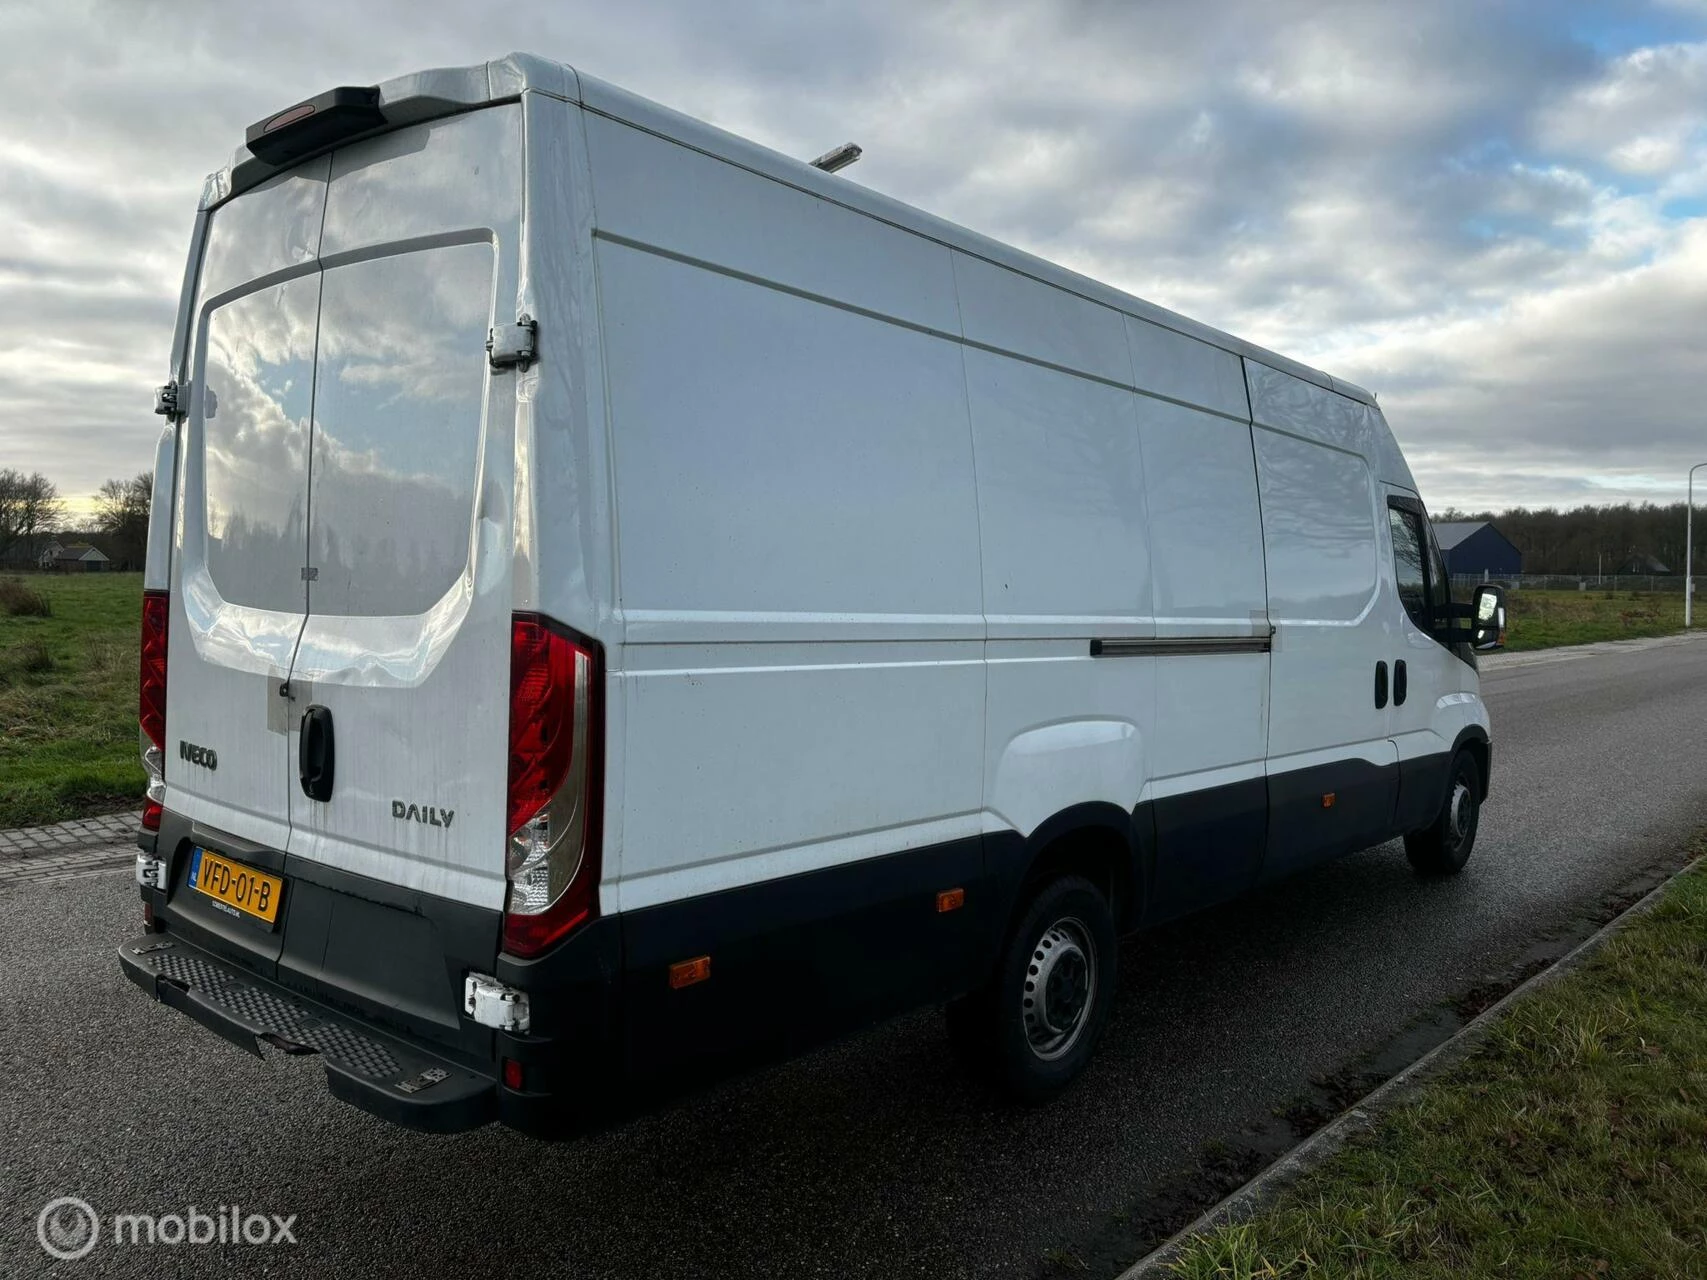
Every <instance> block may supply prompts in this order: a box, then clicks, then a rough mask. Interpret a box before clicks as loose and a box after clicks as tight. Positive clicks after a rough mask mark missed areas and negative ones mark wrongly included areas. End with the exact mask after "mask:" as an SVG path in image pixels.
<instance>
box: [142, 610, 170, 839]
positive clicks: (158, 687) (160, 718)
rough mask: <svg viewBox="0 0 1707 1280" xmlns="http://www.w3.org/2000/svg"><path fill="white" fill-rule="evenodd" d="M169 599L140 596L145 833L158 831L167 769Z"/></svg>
mask: <svg viewBox="0 0 1707 1280" xmlns="http://www.w3.org/2000/svg"><path fill="white" fill-rule="evenodd" d="M170 602H171V597H170V596H168V595H167V594H166V592H164V591H144V592H143V593H142V663H141V669H140V671H139V672H138V680H137V713H136V718H137V722H138V724H140V725H141V727H142V740H143V747H142V765H143V768H145V769H146V770H147V771H148V798H147V799H146V800H145V801H144V802H143V806H142V825H143V828H144V829H145V830H148V831H158V830H159V829H160V812H161V800H162V798H163V797H164V795H165V791H166V783H165V776H164V775H165V765H166V619H167V615H168V614H169V612H170Z"/></svg>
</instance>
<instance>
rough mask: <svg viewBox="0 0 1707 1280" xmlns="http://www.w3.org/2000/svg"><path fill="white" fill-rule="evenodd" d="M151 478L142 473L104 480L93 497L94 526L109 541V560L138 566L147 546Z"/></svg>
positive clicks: (152, 482)
mask: <svg viewBox="0 0 1707 1280" xmlns="http://www.w3.org/2000/svg"><path fill="white" fill-rule="evenodd" d="M153 493H154V477H153V476H151V475H150V474H149V473H148V472H146V471H144V472H141V473H140V474H138V475H134V476H132V477H130V479H128V480H108V481H106V482H105V483H104V484H102V485H101V488H100V492H99V493H98V494H97V495H96V497H95V524H96V526H97V527H98V528H99V529H100V530H101V532H102V533H104V534H106V535H107V537H108V538H110V539H112V544H113V550H114V551H115V552H116V554H115V555H114V556H113V559H115V560H117V561H119V563H120V565H121V566H122V567H125V568H131V567H135V566H139V565H141V563H142V558H143V554H144V552H145V551H146V549H147V544H148V507H149V503H150V501H151V499H152V497H153Z"/></svg>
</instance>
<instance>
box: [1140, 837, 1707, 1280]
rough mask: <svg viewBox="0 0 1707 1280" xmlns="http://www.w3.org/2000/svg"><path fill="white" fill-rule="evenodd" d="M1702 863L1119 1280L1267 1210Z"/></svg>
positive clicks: (1146, 1272)
mask: <svg viewBox="0 0 1707 1280" xmlns="http://www.w3.org/2000/svg"><path fill="white" fill-rule="evenodd" d="M1703 862H1707V858H1695V859H1692V860H1691V861H1690V862H1688V863H1687V864H1685V865H1684V866H1683V867H1681V868H1680V869H1679V870H1678V871H1677V872H1676V873H1675V874H1673V875H1670V876H1668V877H1667V878H1666V880H1665V882H1664V883H1663V884H1661V885H1659V886H1658V887H1657V888H1655V889H1654V890H1653V891H1652V892H1650V893H1648V894H1647V895H1646V896H1645V897H1643V898H1642V899H1641V901H1639V902H1636V903H1634V904H1633V905H1631V906H1630V907H1628V908H1626V909H1625V910H1624V911H1622V912H1621V913H1619V914H1618V915H1617V916H1615V917H1613V918H1612V919H1611V920H1609V921H1608V922H1607V923H1606V924H1605V925H1603V926H1602V927H1601V928H1600V929H1599V930H1597V931H1596V932H1595V933H1594V934H1593V935H1592V936H1590V937H1589V938H1587V939H1585V940H1584V941H1583V942H1581V943H1579V944H1578V945H1577V946H1576V947H1574V948H1573V949H1572V950H1570V951H1568V952H1566V953H1565V954H1564V955H1563V956H1560V957H1559V959H1557V960H1556V961H1554V962H1553V963H1552V964H1551V965H1549V966H1548V967H1547V968H1545V969H1543V970H1542V971H1541V972H1540V973H1538V974H1536V975H1535V976H1534V977H1532V978H1530V979H1529V980H1528V981H1527V982H1524V983H1521V984H1519V985H1518V986H1516V987H1513V988H1512V989H1511V990H1510V991H1508V992H1507V993H1506V994H1505V995H1504V996H1503V997H1501V998H1500V999H1499V1000H1497V1001H1496V1002H1495V1003H1493V1004H1491V1005H1489V1006H1488V1007H1487V1008H1486V1009H1484V1010H1483V1011H1482V1012H1481V1013H1480V1014H1478V1015H1477V1016H1476V1017H1474V1018H1472V1019H1471V1020H1470V1021H1469V1022H1467V1023H1465V1024H1464V1026H1463V1027H1462V1028H1461V1029H1460V1030H1459V1031H1458V1033H1457V1034H1456V1035H1454V1036H1452V1038H1451V1039H1449V1040H1446V1041H1443V1042H1442V1043H1440V1044H1438V1045H1436V1046H1435V1047H1434V1048H1433V1049H1430V1050H1429V1051H1428V1052H1427V1053H1425V1054H1424V1055H1423V1056H1422V1057H1420V1058H1418V1059H1417V1060H1416V1061H1415V1062H1413V1063H1412V1064H1411V1065H1410V1066H1408V1067H1406V1068H1405V1069H1404V1070H1403V1071H1401V1072H1399V1073H1398V1074H1397V1075H1396V1076H1394V1077H1393V1078H1392V1079H1390V1080H1388V1081H1387V1082H1386V1083H1385V1084H1383V1085H1381V1086H1380V1087H1379V1088H1377V1089H1376V1090H1375V1091H1374V1092H1372V1093H1370V1094H1369V1095H1368V1096H1366V1097H1365V1098H1364V1099H1363V1100H1362V1101H1361V1102H1359V1103H1358V1104H1357V1105H1356V1106H1355V1107H1352V1108H1351V1109H1349V1110H1347V1111H1344V1112H1341V1113H1340V1115H1339V1116H1338V1117H1337V1118H1336V1119H1334V1120H1332V1121H1330V1122H1329V1123H1328V1124H1326V1125H1324V1126H1323V1127H1322V1128H1320V1129H1318V1130H1316V1132H1315V1133H1313V1134H1311V1135H1310V1136H1309V1137H1308V1138H1306V1139H1305V1140H1304V1141H1303V1142H1302V1143H1300V1144H1299V1145H1298V1146H1296V1147H1294V1148H1293V1149H1292V1150H1291V1151H1289V1152H1287V1153H1286V1154H1285V1155H1284V1156H1282V1157H1281V1158H1280V1159H1278V1160H1276V1161H1275V1162H1274V1163H1273V1164H1271V1165H1269V1167H1268V1168H1266V1169H1264V1170H1263V1171H1262V1172H1261V1173H1259V1174H1257V1175H1256V1177H1254V1178H1252V1179H1251V1180H1250V1181H1249V1182H1247V1183H1245V1185H1244V1186H1242V1187H1240V1188H1239V1189H1238V1190H1237V1191H1235V1192H1233V1193H1232V1194H1231V1195H1229V1196H1228V1197H1227V1198H1226V1199H1224V1200H1222V1201H1221V1202H1220V1203H1219V1204H1217V1205H1216V1206H1215V1207H1214V1208H1212V1209H1210V1210H1209V1211H1208V1212H1207V1213H1205V1214H1203V1215H1202V1216H1201V1217H1199V1218H1198V1219H1197V1220H1196V1221H1195V1222H1192V1223H1190V1224H1189V1225H1188V1226H1186V1227H1183V1228H1182V1229H1180V1230H1179V1231H1177V1232H1175V1233H1174V1234H1173V1235H1172V1236H1171V1237H1169V1238H1168V1239H1167V1240H1166V1241H1164V1242H1163V1243H1162V1244H1161V1245H1159V1246H1158V1247H1157V1248H1155V1249H1153V1250H1151V1251H1150V1252H1149V1253H1147V1254H1145V1255H1144V1256H1143V1257H1142V1258H1140V1259H1139V1260H1138V1261H1137V1262H1135V1263H1133V1264H1132V1266H1130V1267H1128V1268H1127V1269H1126V1270H1125V1271H1123V1272H1121V1273H1120V1275H1119V1276H1118V1277H1117V1280H1141V1278H1143V1277H1149V1276H1160V1275H1162V1274H1164V1271H1163V1269H1164V1268H1165V1267H1166V1266H1167V1265H1168V1264H1169V1263H1170V1262H1172V1261H1174V1260H1175V1258H1177V1257H1178V1256H1179V1253H1180V1251H1181V1250H1182V1249H1183V1248H1184V1247H1185V1245H1186V1244H1187V1243H1188V1242H1189V1241H1190V1240H1191V1238H1192V1237H1193V1236H1197V1235H1202V1234H1203V1233H1204V1232H1206V1231H1211V1230H1213V1229H1214V1228H1216V1227H1222V1226H1228V1225H1231V1224H1233V1223H1238V1222H1244V1221H1245V1220H1247V1219H1249V1218H1251V1217H1253V1216H1255V1214H1256V1213H1257V1212H1259V1211H1260V1210H1262V1209H1263V1208H1265V1207H1267V1205H1268V1204H1270V1203H1271V1202H1272V1201H1273V1200H1274V1198H1275V1197H1276V1196H1277V1195H1278V1194H1279V1193H1280V1192H1281V1191H1283V1190H1284V1189H1285V1188H1286V1187H1288V1186H1290V1185H1291V1184H1292V1183H1294V1182H1296V1181H1297V1180H1298V1179H1299V1178H1300V1177H1302V1176H1303V1175H1304V1174H1306V1173H1308V1172H1309V1171H1310V1170H1312V1169H1314V1168H1315V1167H1316V1166H1317V1165H1319V1164H1321V1163H1323V1162H1324V1161H1326V1160H1327V1159H1329V1158H1330V1157H1331V1156H1333V1155H1334V1154H1335V1153H1336V1152H1338V1151H1339V1150H1340V1148H1342V1147H1343V1146H1345V1144H1346V1143H1347V1142H1348V1141H1350V1140H1351V1139H1352V1138H1353V1137H1355V1136H1357V1135H1358V1134H1360V1133H1365V1132H1367V1131H1368V1130H1370V1129H1373V1128H1374V1127H1375V1125H1376V1124H1377V1122H1379V1120H1380V1119H1381V1117H1382V1115H1384V1114H1385V1113H1386V1112H1387V1111H1389V1110H1391V1109H1392V1108H1393V1107H1394V1106H1396V1105H1397V1104H1399V1103H1401V1102H1404V1101H1406V1100H1407V1099H1409V1098H1410V1097H1411V1096H1412V1095H1414V1094H1416V1093H1417V1092H1419V1091H1420V1090H1421V1088H1422V1087H1423V1086H1424V1085H1425V1084H1427V1083H1429V1082H1430V1081H1431V1080H1433V1079H1434V1078H1435V1077H1437V1076H1440V1075H1442V1074H1444V1073H1445V1072H1446V1071H1448V1070H1449V1069H1451V1068H1452V1067H1454V1066H1456V1065H1457V1064H1458V1063H1460V1062H1462V1061H1463V1060H1464V1059H1465V1058H1467V1057H1469V1056H1470V1055H1471V1054H1472V1053H1473V1052H1475V1050H1476V1049H1478V1048H1479V1047H1480V1046H1481V1044H1482V1041H1483V1040H1485V1039H1487V1035H1488V1031H1489V1029H1490V1028H1491V1027H1492V1026H1493V1024H1494V1023H1495V1022H1497V1021H1498V1020H1499V1019H1500V1018H1501V1017H1503V1016H1504V1014H1505V1013H1506V1011H1507V1010H1508V1009H1509V1008H1510V1007H1511V1006H1512V1005H1513V1004H1515V1003H1517V1002H1518V1001H1519V1000H1521V999H1522V998H1523V997H1524V996H1526V995H1528V994H1529V993H1530V992H1532V991H1535V990H1538V989H1539V988H1541V987H1544V986H1546V985H1547V984H1549V983H1551V982H1556V981H1557V980H1558V979H1560V978H1562V977H1564V976H1565V975H1566V974H1568V973H1570V972H1571V971H1572V970H1573V969H1575V968H1576V967H1577V966H1578V965H1580V964H1582V962H1583V961H1585V960H1587V959H1588V958H1589V957H1590V956H1591V955H1593V954H1594V953H1595V952H1596V951H1598V950H1600V948H1601V947H1603V946H1605V945H1606V944H1607V942H1609V941H1611V939H1612V938H1613V937H1614V936H1616V935H1617V934H1618V933H1619V932H1620V931H1621V930H1622V929H1623V928H1624V926H1625V925H1626V924H1628V923H1629V922H1630V921H1632V920H1634V919H1635V918H1636V917H1637V916H1640V915H1645V914H1647V913H1648V912H1649V911H1652V910H1653V909H1654V907H1655V906H1656V905H1657V904H1658V903H1659V900H1660V898H1661V897H1663V896H1664V894H1665V892H1666V890H1668V889H1670V888H1671V886H1672V883H1673V881H1675V880H1677V879H1678V878H1679V877H1680V876H1682V875H1684V874H1685V873H1686V872H1688V871H1689V870H1691V869H1692V868H1693V867H1695V866H1697V865H1699V864H1701V863H1703Z"/></svg>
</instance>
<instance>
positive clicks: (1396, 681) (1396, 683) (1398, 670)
mask: <svg viewBox="0 0 1707 1280" xmlns="http://www.w3.org/2000/svg"><path fill="white" fill-rule="evenodd" d="M1409 686H1410V680H1409V678H1408V676H1407V673H1406V671H1405V660H1404V659H1403V658H1400V659H1399V660H1398V661H1397V662H1395V663H1394V664H1393V705H1394V706H1395V707H1402V706H1404V705H1405V694H1406V692H1408V690H1409Z"/></svg>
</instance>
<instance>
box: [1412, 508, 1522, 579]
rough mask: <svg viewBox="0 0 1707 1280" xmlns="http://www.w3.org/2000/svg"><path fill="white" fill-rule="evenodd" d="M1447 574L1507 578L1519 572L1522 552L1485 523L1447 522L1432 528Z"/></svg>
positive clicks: (1476, 521)
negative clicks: (1444, 561)
mask: <svg viewBox="0 0 1707 1280" xmlns="http://www.w3.org/2000/svg"><path fill="white" fill-rule="evenodd" d="M1434 540H1435V541H1436V542H1438V543H1439V544H1440V554H1441V555H1442V556H1443V557H1444V558H1445V560H1446V571H1447V572H1448V573H1464V574H1474V575H1475V576H1476V577H1478V578H1480V577H1482V576H1483V575H1484V574H1485V575H1487V576H1488V577H1490V578H1510V577H1515V576H1516V575H1518V574H1520V573H1522V572H1523V552H1521V551H1519V550H1518V549H1517V548H1516V547H1515V546H1513V545H1512V543H1511V540H1510V539H1509V538H1507V537H1506V536H1505V534H1503V533H1501V532H1500V531H1499V530H1498V529H1496V528H1494V526H1493V525H1492V524H1490V523H1489V522H1488V521H1486V520H1448V521H1446V522H1444V523H1437V524H1436V525H1435V526H1434Z"/></svg>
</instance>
